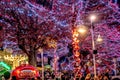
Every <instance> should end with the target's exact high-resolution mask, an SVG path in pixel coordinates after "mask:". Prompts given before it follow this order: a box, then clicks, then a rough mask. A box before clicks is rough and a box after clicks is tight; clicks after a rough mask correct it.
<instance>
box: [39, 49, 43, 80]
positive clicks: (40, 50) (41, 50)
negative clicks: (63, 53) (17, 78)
mask: <svg viewBox="0 0 120 80" xmlns="http://www.w3.org/2000/svg"><path fill="white" fill-rule="evenodd" d="M39 52H40V53H41V61H42V80H44V56H43V49H42V48H40V49H39Z"/></svg>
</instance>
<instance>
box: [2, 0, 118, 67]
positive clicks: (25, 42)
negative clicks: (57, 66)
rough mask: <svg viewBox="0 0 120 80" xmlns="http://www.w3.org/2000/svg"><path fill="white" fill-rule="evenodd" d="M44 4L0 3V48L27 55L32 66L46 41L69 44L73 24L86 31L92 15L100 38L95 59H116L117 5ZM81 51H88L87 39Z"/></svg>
mask: <svg viewBox="0 0 120 80" xmlns="http://www.w3.org/2000/svg"><path fill="white" fill-rule="evenodd" d="M42 1H44V0H42ZM45 1H47V0H45ZM48 1H52V2H50V3H49V2H47V3H49V4H47V6H46V5H44V4H45V3H44V4H43V2H36V0H31V1H30V0H17V1H16V0H1V1H0V24H2V26H4V27H3V30H4V38H3V39H4V40H3V41H4V44H6V43H7V42H9V44H8V45H7V46H11V47H12V48H13V50H19V51H20V50H22V51H23V52H24V53H26V54H27V55H28V57H29V63H30V64H32V65H36V54H37V51H38V49H39V48H41V47H42V48H44V49H46V48H48V42H49V41H50V40H55V41H56V42H61V43H62V42H64V43H65V44H68V43H70V41H71V39H72V29H73V28H74V27H75V26H76V25H77V24H85V25H86V26H88V27H89V26H90V22H89V19H88V16H89V15H90V14H91V13H96V14H97V16H98V20H97V21H96V22H95V27H94V30H95V35H97V34H101V35H102V36H103V38H104V42H103V44H101V45H98V46H97V47H98V49H99V51H100V53H101V54H100V55H99V56H101V58H102V57H103V56H106V59H107V57H111V54H112V56H115V55H116V56H119V55H120V54H119V52H120V51H119V48H120V46H119V44H120V37H119V35H120V32H119V31H120V23H119V22H120V18H119V16H120V12H119V11H118V10H119V7H118V6H117V3H112V2H111V0H104V1H103V0H48ZM51 6H52V8H51ZM46 7H47V8H46ZM48 7H50V8H48ZM3 24H4V25H3ZM113 34H114V35H113ZM48 39H49V40H48ZM1 40H2V39H1ZM5 42H6V43H5ZM64 43H62V44H63V45H64ZM81 47H84V48H87V49H90V50H91V36H90V35H88V37H86V39H85V40H84V41H83V42H82V46H81ZM63 53H66V52H63ZM104 53H107V54H105V55H104Z"/></svg>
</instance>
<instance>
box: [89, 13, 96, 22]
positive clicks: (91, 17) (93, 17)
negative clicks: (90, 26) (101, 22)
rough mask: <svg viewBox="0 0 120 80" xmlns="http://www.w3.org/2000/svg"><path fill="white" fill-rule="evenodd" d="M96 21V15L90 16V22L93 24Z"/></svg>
mask: <svg viewBox="0 0 120 80" xmlns="http://www.w3.org/2000/svg"><path fill="white" fill-rule="evenodd" d="M95 20H96V15H94V14H92V15H90V21H91V22H93V21H95Z"/></svg>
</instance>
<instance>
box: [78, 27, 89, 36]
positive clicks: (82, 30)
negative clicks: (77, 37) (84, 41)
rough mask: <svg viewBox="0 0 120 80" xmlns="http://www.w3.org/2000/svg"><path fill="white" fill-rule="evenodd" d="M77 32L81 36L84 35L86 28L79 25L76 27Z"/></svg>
mask: <svg viewBox="0 0 120 80" xmlns="http://www.w3.org/2000/svg"><path fill="white" fill-rule="evenodd" d="M78 32H79V33H81V34H85V33H86V32H87V28H86V27H85V26H84V25H80V26H79V27H78Z"/></svg>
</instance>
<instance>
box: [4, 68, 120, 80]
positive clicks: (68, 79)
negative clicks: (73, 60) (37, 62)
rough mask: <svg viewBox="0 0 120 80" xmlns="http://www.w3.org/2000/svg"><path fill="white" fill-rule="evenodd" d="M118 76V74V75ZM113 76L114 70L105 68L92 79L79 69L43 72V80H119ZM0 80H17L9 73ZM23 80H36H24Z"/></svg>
mask: <svg viewBox="0 0 120 80" xmlns="http://www.w3.org/2000/svg"><path fill="white" fill-rule="evenodd" d="M118 75H119V74H118ZM113 76H115V72H114V70H110V69H109V68H107V67H106V68H105V69H104V70H102V71H97V74H96V77H94V72H92V71H88V70H87V69H86V70H83V69H81V70H80V71H79V72H78V73H77V72H76V73H75V72H74V71H73V70H61V71H57V72H55V71H53V70H51V69H47V70H45V71H44V80H120V79H119V78H116V79H113V78H112V77H113ZM2 80H17V79H15V78H13V77H12V76H11V74H10V72H5V73H4V75H3V76H2ZM25 80H36V79H35V78H32V79H25ZM37 80H42V72H41V71H40V77H39V78H37Z"/></svg>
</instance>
